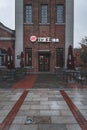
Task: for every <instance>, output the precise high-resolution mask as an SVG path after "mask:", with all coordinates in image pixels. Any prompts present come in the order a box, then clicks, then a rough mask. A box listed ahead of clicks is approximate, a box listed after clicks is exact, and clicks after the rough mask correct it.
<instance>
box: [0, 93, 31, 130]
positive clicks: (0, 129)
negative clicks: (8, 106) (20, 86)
mask: <svg viewBox="0 0 87 130" xmlns="http://www.w3.org/2000/svg"><path fill="white" fill-rule="evenodd" d="M28 92H29V91H24V92H23V93H22V95H21V96H20V98H19V100H18V101H17V102H16V104H15V105H14V106H13V108H12V110H11V111H10V112H9V114H8V115H7V117H6V118H5V119H4V121H3V122H2V123H1V124H0V130H8V129H9V127H10V125H11V124H12V122H13V120H14V118H15V116H16V114H17V112H18V111H19V109H20V107H21V105H22V103H23V101H24V99H25V98H26V96H27V94H28Z"/></svg>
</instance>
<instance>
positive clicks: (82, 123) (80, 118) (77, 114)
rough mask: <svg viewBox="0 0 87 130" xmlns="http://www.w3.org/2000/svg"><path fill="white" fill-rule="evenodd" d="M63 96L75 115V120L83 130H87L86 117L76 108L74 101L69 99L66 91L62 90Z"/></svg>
mask: <svg viewBox="0 0 87 130" xmlns="http://www.w3.org/2000/svg"><path fill="white" fill-rule="evenodd" d="M60 93H61V95H62V96H63V98H64V100H65V101H66V103H67V104H68V106H69V108H70V110H71V112H72V113H73V115H74V117H75V119H76V120H77V122H78V124H79V125H80V127H81V129H82V130H87V121H86V119H85V118H84V116H83V115H82V114H81V113H80V111H79V109H78V108H77V107H76V106H75V104H74V103H73V102H72V100H71V99H70V98H69V96H68V95H67V93H66V92H65V91H64V90H60Z"/></svg>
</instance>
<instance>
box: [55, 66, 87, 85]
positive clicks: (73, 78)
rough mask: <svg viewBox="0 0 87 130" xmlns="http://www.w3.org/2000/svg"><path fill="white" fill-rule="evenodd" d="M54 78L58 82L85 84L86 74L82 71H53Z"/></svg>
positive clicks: (59, 69)
mask: <svg viewBox="0 0 87 130" xmlns="http://www.w3.org/2000/svg"><path fill="white" fill-rule="evenodd" d="M55 73H56V76H57V77H58V79H59V80H60V81H63V82H66V83H69V82H75V83H81V84H86V83H87V72H84V71H81V70H79V71H77V70H66V69H61V68H58V69H55Z"/></svg>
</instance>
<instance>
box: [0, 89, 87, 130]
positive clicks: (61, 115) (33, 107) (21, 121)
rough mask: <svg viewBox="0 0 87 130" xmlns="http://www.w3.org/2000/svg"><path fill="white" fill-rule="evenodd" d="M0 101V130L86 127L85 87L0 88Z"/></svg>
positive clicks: (50, 129) (44, 129) (71, 129)
mask: <svg viewBox="0 0 87 130" xmlns="http://www.w3.org/2000/svg"><path fill="white" fill-rule="evenodd" d="M24 93H26V94H24ZM64 94H66V95H64ZM67 96H68V97H67ZM66 98H67V101H66ZM0 101H1V102H0V130H87V90H86V89H84V90H77V89H74V90H62V91H61V90H58V89H29V90H22V89H16V90H15V89H9V90H2V89H1V90H0ZM19 102H21V104H20V103H19ZM68 103H69V104H70V106H69V104H68ZM16 104H17V105H16ZM15 105H16V107H15ZM72 105H74V108H73V107H72ZM70 107H72V108H71V109H70ZM72 110H73V112H72ZM75 112H76V113H77V114H76V113H75ZM9 113H11V115H10V117H11V118H9V116H8V115H9ZM29 120H32V121H31V122H30V121H29ZM78 120H79V121H78ZM5 121H6V123H5ZM83 124H84V125H83ZM3 125H5V126H3Z"/></svg>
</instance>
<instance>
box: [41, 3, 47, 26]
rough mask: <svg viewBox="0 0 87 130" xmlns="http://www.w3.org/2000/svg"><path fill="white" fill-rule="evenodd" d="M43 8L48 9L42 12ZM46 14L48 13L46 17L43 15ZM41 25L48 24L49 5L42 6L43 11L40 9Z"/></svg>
mask: <svg viewBox="0 0 87 130" xmlns="http://www.w3.org/2000/svg"><path fill="white" fill-rule="evenodd" d="M43 7H46V8H47V9H45V10H42V8H43ZM42 11H43V12H42ZM44 12H45V13H46V14H45V16H44V15H43V14H44ZM42 13H43V14H42ZM45 20H46V21H45ZM40 23H41V24H48V4H41V9H40Z"/></svg>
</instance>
